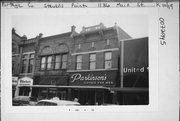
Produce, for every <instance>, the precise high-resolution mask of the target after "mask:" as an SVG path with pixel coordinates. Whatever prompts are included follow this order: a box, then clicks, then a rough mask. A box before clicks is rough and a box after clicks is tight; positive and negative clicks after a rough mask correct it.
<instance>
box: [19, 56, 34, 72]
mask: <svg viewBox="0 0 180 121" xmlns="http://www.w3.org/2000/svg"><path fill="white" fill-rule="evenodd" d="M33 65H34V53H24V54H23V55H22V64H21V66H22V67H21V73H32V72H33Z"/></svg>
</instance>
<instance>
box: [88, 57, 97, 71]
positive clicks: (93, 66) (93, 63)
mask: <svg viewBox="0 0 180 121" xmlns="http://www.w3.org/2000/svg"><path fill="white" fill-rule="evenodd" d="M89 67H90V69H96V54H90V66H89Z"/></svg>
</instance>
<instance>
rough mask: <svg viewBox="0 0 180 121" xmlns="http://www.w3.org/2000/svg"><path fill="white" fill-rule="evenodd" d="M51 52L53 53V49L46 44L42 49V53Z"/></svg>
mask: <svg viewBox="0 0 180 121" xmlns="http://www.w3.org/2000/svg"><path fill="white" fill-rule="evenodd" d="M49 54H53V50H52V49H51V48H50V47H49V46H46V47H44V48H43V49H42V50H41V55H49Z"/></svg>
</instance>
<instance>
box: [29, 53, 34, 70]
mask: <svg viewBox="0 0 180 121" xmlns="http://www.w3.org/2000/svg"><path fill="white" fill-rule="evenodd" d="M33 65H34V53H32V54H30V55H29V64H28V73H32V71H33Z"/></svg>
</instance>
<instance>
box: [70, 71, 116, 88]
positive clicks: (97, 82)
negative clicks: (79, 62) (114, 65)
mask: <svg viewBox="0 0 180 121" xmlns="http://www.w3.org/2000/svg"><path fill="white" fill-rule="evenodd" d="M116 80H117V71H116V70H113V71H112V70H111V71H106V70H105V71H89V72H72V73H70V85H76V86H83V85H87V86H91V85H92V86H109V85H115V82H116Z"/></svg>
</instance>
